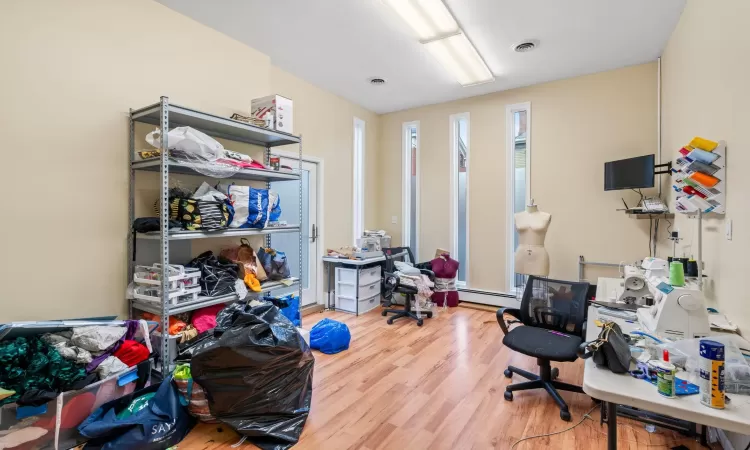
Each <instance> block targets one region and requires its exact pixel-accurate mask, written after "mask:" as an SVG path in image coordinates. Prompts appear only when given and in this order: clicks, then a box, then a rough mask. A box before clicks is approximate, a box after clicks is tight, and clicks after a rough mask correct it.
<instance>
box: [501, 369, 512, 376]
mask: <svg viewBox="0 0 750 450" xmlns="http://www.w3.org/2000/svg"><path fill="white" fill-rule="evenodd" d="M503 375H505V378H511V377H512V376H513V372H511V371H510V369H505V372H503Z"/></svg>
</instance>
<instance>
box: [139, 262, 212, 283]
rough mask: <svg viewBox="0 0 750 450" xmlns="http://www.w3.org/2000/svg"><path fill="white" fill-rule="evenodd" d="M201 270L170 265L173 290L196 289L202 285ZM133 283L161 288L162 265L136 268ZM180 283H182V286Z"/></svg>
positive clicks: (170, 280)
mask: <svg viewBox="0 0 750 450" xmlns="http://www.w3.org/2000/svg"><path fill="white" fill-rule="evenodd" d="M200 279H201V271H200V269H196V268H192V267H185V266H180V265H177V264H170V265H169V283H170V287H171V288H172V289H177V288H179V287H180V286H184V287H194V286H199V285H200ZM133 281H134V282H135V283H136V284H143V285H151V286H161V264H154V265H153V266H135V271H134V273H133ZM179 282H182V284H181V285H180V284H179Z"/></svg>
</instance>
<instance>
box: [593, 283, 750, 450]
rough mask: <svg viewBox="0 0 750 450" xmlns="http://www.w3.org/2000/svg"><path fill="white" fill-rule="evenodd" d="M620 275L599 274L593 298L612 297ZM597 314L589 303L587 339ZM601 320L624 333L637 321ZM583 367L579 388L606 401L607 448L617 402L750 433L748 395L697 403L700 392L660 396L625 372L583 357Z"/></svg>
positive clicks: (613, 437)
mask: <svg viewBox="0 0 750 450" xmlns="http://www.w3.org/2000/svg"><path fill="white" fill-rule="evenodd" d="M620 281H621V280H620V279H617V278H599V281H598V283H597V290H596V298H597V299H600V300H604V301H612V300H610V299H609V296H610V295H611V293H612V290H613V289H615V290H617V289H618V288H619V291H617V293H618V294H619V293H620V292H621V290H622V288H621V287H619V283H620ZM598 318H599V314H598V312H597V308H596V307H594V306H590V307H589V314H588V323H587V325H586V340H587V341H591V340H594V339H596V337H597V336H598V335H599V330H600V329H599V328H598V327H597V326H596V325H595V324H594V321H595V320H597V319H598ZM602 320H613V321H615V322H617V324H618V325H620V327H621V328H622V331H623V332H624V333H630V332H631V331H633V330H634V329H636V328H637V327H638V323H628V322H625V321H624V320H622V319H617V318H614V317H610V316H602ZM585 364H586V365H585V367H584V371H583V391H584V392H585V393H586V394H588V395H589V396H591V397H593V398H596V399H599V400H601V401H604V402H607V408H608V409H607V417H608V421H607V428H608V431H607V434H608V448H609V449H611V450H616V449H617V420H609V418H616V417H617V405H618V404H621V405H628V406H633V407H636V408H641V409H644V410H646V411H651V412H655V413H659V414H664V415H667V416H671V417H676V418H679V419H682V420H687V421H690V422H695V423H698V424H701V425H707V426H712V427H716V428H720V429H724V430H728V431H734V432H737V433H741V434H750V396H747V395H738V394H730V397H731V399H732V401H731V402H729V403H727V406H726V408H724V409H713V408H709V407H708V406H705V405H703V404H701V402H700V395H687V396H682V397H677V398H672V399H669V398H664V397H662V396H660V395H659V394H658V393H657V392H656V387H655V386H653V385H651V384H649V383H647V382H645V381H644V380H639V379H636V378H633V377H632V376H630V375H629V374H615V373H612V372H611V371H609V369H606V368H599V367H596V364H594V361H593V360H592V359H587V360H586V363H585Z"/></svg>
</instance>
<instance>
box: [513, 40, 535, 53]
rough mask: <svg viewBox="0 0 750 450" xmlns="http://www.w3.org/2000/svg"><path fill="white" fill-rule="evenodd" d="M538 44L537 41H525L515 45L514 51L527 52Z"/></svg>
mask: <svg viewBox="0 0 750 450" xmlns="http://www.w3.org/2000/svg"><path fill="white" fill-rule="evenodd" d="M537 45H539V44H538V43H537V42H536V41H524V42H521V43H520V44H516V45H514V46H513V51H515V52H518V53H526V52H530V51H532V50H534V49H535V48H536V47H537Z"/></svg>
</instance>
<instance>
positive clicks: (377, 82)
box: [369, 77, 385, 86]
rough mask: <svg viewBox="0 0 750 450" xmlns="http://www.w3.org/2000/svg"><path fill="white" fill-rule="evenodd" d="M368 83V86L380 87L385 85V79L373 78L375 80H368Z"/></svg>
mask: <svg viewBox="0 0 750 450" xmlns="http://www.w3.org/2000/svg"><path fill="white" fill-rule="evenodd" d="M369 81H370V84H372V85H375V86H382V85H384V84H385V78H378V77H375V78H370V80H369Z"/></svg>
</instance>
